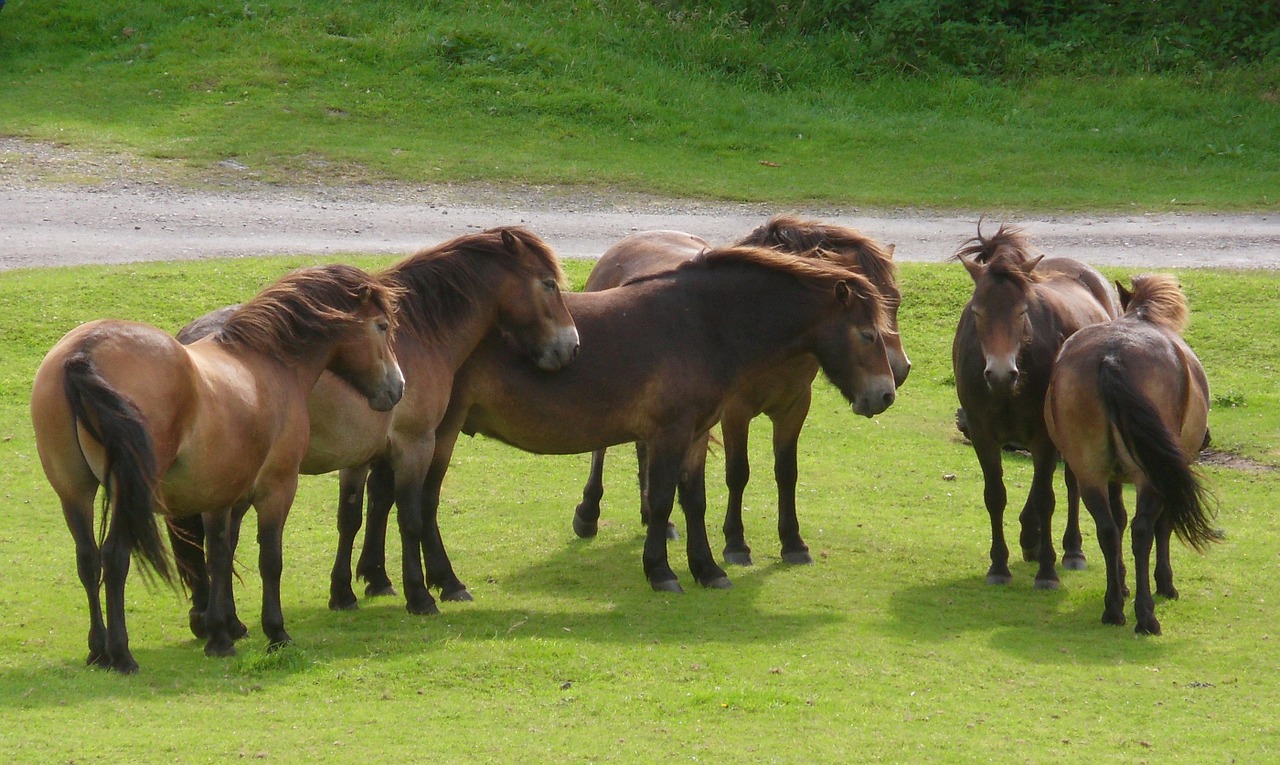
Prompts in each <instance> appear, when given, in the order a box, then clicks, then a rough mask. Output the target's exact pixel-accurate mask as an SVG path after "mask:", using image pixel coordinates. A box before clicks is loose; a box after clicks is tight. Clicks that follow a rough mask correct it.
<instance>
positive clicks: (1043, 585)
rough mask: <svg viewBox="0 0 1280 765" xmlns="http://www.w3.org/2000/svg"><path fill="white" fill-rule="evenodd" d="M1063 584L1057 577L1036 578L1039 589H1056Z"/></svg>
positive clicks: (1036, 586) (1036, 585)
mask: <svg viewBox="0 0 1280 765" xmlns="http://www.w3.org/2000/svg"><path fill="white" fill-rule="evenodd" d="M1061 586H1062V583H1061V582H1059V581H1058V580H1057V579H1040V578H1039V577H1037V578H1036V583H1035V588H1036V589H1037V590H1056V589H1058V588H1059V587H1061Z"/></svg>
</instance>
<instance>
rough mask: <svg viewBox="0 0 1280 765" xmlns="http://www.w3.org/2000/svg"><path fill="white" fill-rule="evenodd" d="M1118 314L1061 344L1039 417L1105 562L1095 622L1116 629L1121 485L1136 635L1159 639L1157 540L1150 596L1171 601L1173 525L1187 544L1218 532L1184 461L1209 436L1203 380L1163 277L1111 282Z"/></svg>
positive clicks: (1203, 543) (1172, 284) (1182, 306)
mask: <svg viewBox="0 0 1280 765" xmlns="http://www.w3.org/2000/svg"><path fill="white" fill-rule="evenodd" d="M1120 299H1121V302H1122V303H1123V304H1124V306H1125V313H1124V316H1123V317H1122V318H1120V319H1118V320H1117V321H1114V322H1111V323H1108V324H1099V325H1096V326H1092V327H1086V328H1084V329H1082V330H1080V331H1079V332H1077V333H1076V334H1074V335H1072V336H1071V338H1070V339H1069V340H1067V342H1066V343H1065V344H1064V345H1063V346H1062V352H1061V353H1059V354H1058V362H1057V365H1056V366H1055V367H1054V370H1053V376H1052V377H1051V379H1050V381H1049V391H1048V396H1047V398H1046V399H1045V404H1044V417H1045V424H1046V426H1047V427H1048V430H1049V435H1050V436H1051V437H1052V438H1053V442H1054V443H1055V444H1057V445H1058V448H1059V449H1060V450H1061V451H1062V456H1063V458H1064V459H1065V460H1066V463H1067V465H1068V466H1069V467H1070V468H1071V470H1072V471H1073V472H1074V473H1075V476H1076V480H1077V481H1078V482H1079V484H1080V495H1081V497H1082V498H1083V499H1084V504H1085V507H1087V508H1088V509H1089V513H1090V514H1091V515H1093V519H1094V522H1095V523H1096V524H1097V527H1098V542H1099V544H1100V546H1101V547H1102V554H1103V557H1104V558H1105V559H1106V565H1107V592H1106V596H1105V600H1104V603H1105V607H1104V610H1103V612H1102V621H1103V623H1104V624H1124V621H1125V619H1124V581H1125V575H1124V565H1123V563H1122V561H1123V551H1122V542H1123V538H1124V508H1123V506H1122V505H1121V504H1120V502H1119V499H1120V484H1121V483H1122V482H1123V483H1134V484H1137V487H1138V507H1137V510H1136V512H1135V513H1134V516H1133V529H1132V534H1133V561H1134V568H1135V569H1136V571H1135V572H1134V574H1135V577H1136V579H1137V593H1136V594H1135V596H1134V610H1135V612H1136V613H1137V618H1138V624H1137V632H1139V633H1142V634H1148V635H1159V634H1160V622H1159V621H1158V620H1157V619H1156V613H1155V600H1154V598H1152V596H1151V581H1150V579H1149V576H1148V575H1149V568H1148V567H1149V564H1150V555H1151V546H1152V542H1153V540H1154V541H1155V543H1156V570H1155V578H1156V592H1157V593H1158V594H1160V595H1164V596H1166V597H1169V598H1176V597H1178V591H1177V589H1176V588H1175V587H1174V586H1173V568H1172V567H1171V566H1170V563H1169V537H1170V534H1171V532H1176V533H1177V535H1178V537H1179V538H1180V539H1182V541H1184V542H1186V543H1187V544H1188V545H1190V546H1191V547H1193V548H1195V549H1196V550H1204V548H1205V547H1207V546H1208V544H1209V543H1210V542H1213V541H1216V540H1218V539H1220V534H1219V532H1218V531H1217V530H1215V529H1214V528H1212V527H1211V525H1210V510H1209V497H1208V493H1207V490H1206V488H1205V486H1204V484H1203V483H1202V482H1201V479H1200V477H1199V476H1198V475H1197V474H1196V473H1195V472H1194V471H1193V470H1192V469H1191V466H1190V463H1191V462H1192V461H1193V460H1194V459H1195V458H1196V455H1197V454H1198V453H1199V451H1200V445H1201V444H1202V443H1203V442H1204V437H1205V433H1206V431H1207V422H1208V415H1209V382H1208V380H1207V379H1206V378H1205V374H1204V368H1203V367H1201V366H1200V360H1199V359H1198V358H1196V355H1195V353H1193V352H1192V350H1191V348H1190V347H1189V346H1188V345H1187V343H1186V341H1184V340H1183V339H1182V330H1183V329H1184V328H1185V326H1186V323H1187V302H1186V298H1185V297H1183V295H1182V290H1181V289H1179V288H1178V284H1177V282H1176V281H1175V280H1174V279H1173V277H1171V276H1165V275H1145V276H1137V277H1134V280H1133V292H1132V293H1130V292H1129V291H1127V290H1126V289H1125V288H1124V287H1123V286H1120Z"/></svg>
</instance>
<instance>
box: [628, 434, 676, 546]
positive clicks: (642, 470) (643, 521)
mask: <svg viewBox="0 0 1280 765" xmlns="http://www.w3.org/2000/svg"><path fill="white" fill-rule="evenodd" d="M636 482H637V484H638V485H639V486H640V525H641V526H648V525H649V519H650V518H652V517H653V513H652V512H650V509H649V447H648V446H646V445H645V443H644V442H643V441H636ZM679 538H680V532H679V531H676V525H675V524H674V523H668V524H667V539H679Z"/></svg>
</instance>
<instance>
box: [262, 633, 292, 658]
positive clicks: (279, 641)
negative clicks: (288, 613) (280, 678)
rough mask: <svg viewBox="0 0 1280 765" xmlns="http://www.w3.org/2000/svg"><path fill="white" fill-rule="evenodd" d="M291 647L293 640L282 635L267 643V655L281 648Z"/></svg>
mask: <svg viewBox="0 0 1280 765" xmlns="http://www.w3.org/2000/svg"><path fill="white" fill-rule="evenodd" d="M291 645H293V638H291V637H289V636H288V635H287V634H282V635H281V636H280V637H278V638H276V639H275V640H272V641H271V642H270V643H267V653H275V652H276V651H279V650H280V649H281V648H285V647H287V646H291Z"/></svg>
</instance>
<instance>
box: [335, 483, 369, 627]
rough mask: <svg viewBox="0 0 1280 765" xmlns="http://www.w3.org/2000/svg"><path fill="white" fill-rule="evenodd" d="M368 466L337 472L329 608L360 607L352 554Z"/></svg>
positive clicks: (362, 506) (347, 608)
mask: <svg viewBox="0 0 1280 765" xmlns="http://www.w3.org/2000/svg"><path fill="white" fill-rule="evenodd" d="M368 475H369V466H368V465H367V464H366V465H360V466H358V467H354V468H344V469H342V470H340V471H338V550H337V552H336V553H335V554H334V557H333V569H332V570H330V572H329V610H330V611H354V610H356V609H357V608H359V607H360V603H359V601H357V600H356V593H355V590H353V589H351V556H352V555H353V554H354V551H355V544H356V534H359V533H360V526H361V524H362V523H363V516H364V485H365V478H366V477H368Z"/></svg>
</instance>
